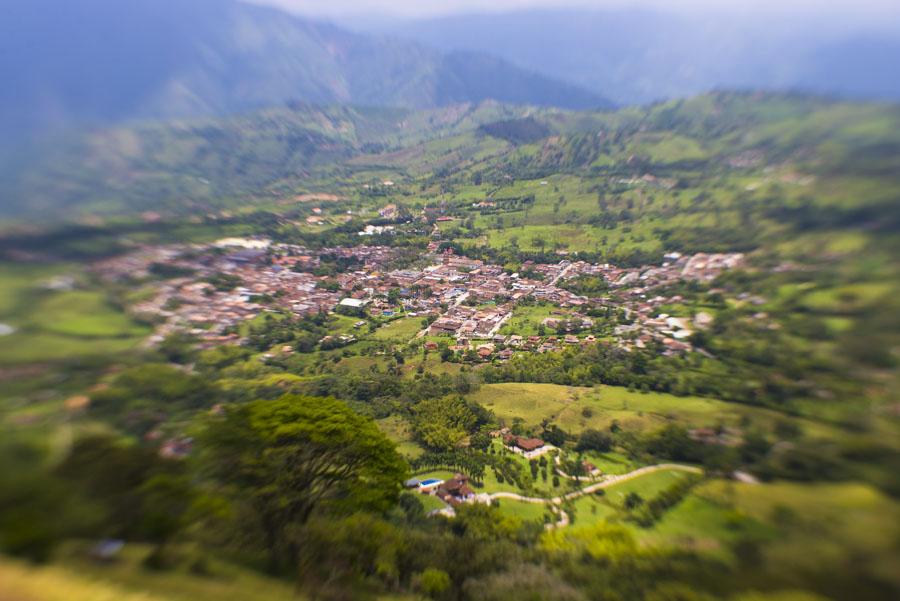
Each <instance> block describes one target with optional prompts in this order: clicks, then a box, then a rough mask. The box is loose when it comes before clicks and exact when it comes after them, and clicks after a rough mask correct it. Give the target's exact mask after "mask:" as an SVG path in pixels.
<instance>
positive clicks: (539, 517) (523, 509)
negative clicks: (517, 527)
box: [494, 499, 550, 523]
mask: <svg viewBox="0 0 900 601" xmlns="http://www.w3.org/2000/svg"><path fill="white" fill-rule="evenodd" d="M494 503H495V504H498V506H499V509H500V511H501V512H502V513H505V514H506V515H510V516H513V517H517V518H519V519H520V520H522V521H525V522H542V523H543V521H544V516H545V515H548V514H549V513H550V510H549V509H548V508H547V506H546V505H542V504H539V503H527V502H525V501H516V500H514V499H498V500H496V501H494Z"/></svg>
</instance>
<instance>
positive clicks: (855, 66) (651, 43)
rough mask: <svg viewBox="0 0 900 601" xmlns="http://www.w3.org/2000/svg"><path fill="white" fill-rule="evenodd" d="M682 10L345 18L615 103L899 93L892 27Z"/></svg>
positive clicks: (898, 55)
mask: <svg viewBox="0 0 900 601" xmlns="http://www.w3.org/2000/svg"><path fill="white" fill-rule="evenodd" d="M762 15H763V13H762V11H760V15H759V16H757V17H755V18H749V19H742V18H738V17H736V16H734V15H729V14H727V13H725V12H721V13H719V12H716V11H712V10H710V11H704V12H702V13H699V12H698V13H697V14H695V15H693V16H687V15H686V14H685V13H682V12H677V11H675V10H674V9H673V10H672V11H671V12H670V11H667V10H662V9H658V10H656V9H636V8H632V9H625V8H609V9H600V8H597V9H527V10H525V9H523V10H520V11H515V12H505V13H499V14H494V13H485V14H461V15H451V16H446V17H437V18H431V19H416V20H409V21H406V22H391V23H381V24H370V23H368V22H365V21H360V22H352V23H350V26H352V27H353V28H354V29H357V30H362V31H367V30H377V31H383V32H389V33H392V34H396V35H400V36H404V37H407V38H409V39H413V40H417V41H420V42H422V43H425V44H428V45H430V46H433V47H435V48H438V49H442V50H445V51H459V50H466V51H470V52H478V51H489V52H490V53H491V54H494V55H496V56H499V57H501V58H504V59H506V60H508V61H510V62H512V63H514V64H516V65H518V66H520V67H523V68H526V69H532V70H535V71H537V72H540V73H552V74H553V75H554V76H555V77H559V78H561V79H564V80H566V81H571V82H573V83H575V84H578V85H581V86H583V87H585V88H587V89H591V90H595V91H597V90H602V92H603V95H604V96H606V97H608V98H611V99H612V100H613V101H614V102H617V103H619V104H645V103H650V102H655V101H659V100H666V99H671V98H684V97H690V96H693V95H695V94H700V93H704V92H707V91H711V90H716V89H763V90H769V91H806V92H812V93H817V94H829V95H836V96H841V97H846V98H854V99H883V100H900V78H898V77H897V76H896V73H895V71H896V69H897V65H900V23H883V24H882V25H880V26H878V27H876V26H872V25H862V24H844V23H834V22H832V21H827V20H825V19H819V18H817V16H816V15H814V14H812V15H808V16H807V18H795V19H781V20H778V19H772V18H765V17H764V16H762Z"/></svg>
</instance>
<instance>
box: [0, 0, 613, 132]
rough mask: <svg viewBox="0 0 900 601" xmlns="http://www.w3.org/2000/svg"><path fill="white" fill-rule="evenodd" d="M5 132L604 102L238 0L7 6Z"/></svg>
mask: <svg viewBox="0 0 900 601" xmlns="http://www.w3.org/2000/svg"><path fill="white" fill-rule="evenodd" d="M4 5H5V6H4V9H5V14H4V19H3V20H2V21H0V73H2V75H3V78H4V86H3V87H2V88H0V115H2V117H0V132H2V133H6V134H10V133H14V132H20V133H21V132H28V131H32V130H34V129H40V128H44V129H46V128H54V127H57V126H60V125H63V126H67V125H72V124H76V125H77V124H85V123H87V124H91V123H95V124H96V123H103V124H105V123H111V122H116V121H119V120H123V119H134V118H148V117H149V118H159V117H184V116H203V115H220V114H226V113H232V112H236V111H245V110H250V109H256V108H260V107H265V106H272V105H276V104H279V103H282V102H284V101H287V100H301V101H304V102H313V103H322V104H334V103H353V104H358V105H370V106H402V107H417V108H421V107H433V106H441V105H446V104H450V103H456V102H471V101H474V102H478V101H481V100H484V99H487V98H493V99H496V100H500V101H504V102H517V103H528V104H536V105H560V106H564V107H572V108H578V107H600V106H608V102H607V101H605V100H604V99H603V98H601V97H600V96H599V95H596V94H593V93H590V92H586V91H585V90H583V89H580V88H578V87H576V86H572V85H568V84H564V83H561V82H559V81H556V80H553V79H550V78H548V77H544V76H540V75H536V74H534V73H531V72H527V71H524V70H522V69H520V68H517V67H514V66H512V65H510V64H509V63H507V62H505V61H502V60H498V59H495V58H491V57H489V56H485V55H481V54H476V55H467V56H465V57H460V56H458V55H452V54H451V55H444V54H442V53H440V52H437V51H434V50H431V49H429V48H426V47H423V46H421V45H420V44H418V43H415V42H408V41H402V40H397V39H391V38H386V37H380V36H371V35H362V34H355V33H350V32H347V31H345V30H342V29H340V28H338V27H335V26H333V25H328V24H323V23H318V22H313V21H308V20H303V19H299V18H296V17H294V16H291V15H288V14H286V13H283V12H280V11H278V10H275V9H270V8H263V7H259V6H251V5H248V4H243V3H240V2H236V1H234V0H129V2H120V1H119V0H79V1H78V2H71V1H70V0H10V1H9V2H6V3H4Z"/></svg>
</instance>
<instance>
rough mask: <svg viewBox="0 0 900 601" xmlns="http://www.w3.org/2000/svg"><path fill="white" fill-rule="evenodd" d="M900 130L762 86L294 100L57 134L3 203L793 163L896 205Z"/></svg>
mask: <svg viewBox="0 0 900 601" xmlns="http://www.w3.org/2000/svg"><path fill="white" fill-rule="evenodd" d="M898 131H900V108H898V107H897V106H896V105H881V104H864V103H846V102H835V101H830V100H825V99H821V98H815V97H805V96H791V95H762V94H750V93H718V94H708V95H704V96H698V97H696V98H693V99H689V100H683V101H672V102H668V103H664V104H659V105H655V106H652V107H649V108H646V109H638V108H629V109H623V110H620V111H615V112H602V111H597V112H568V111H563V110H559V109H540V108H534V107H523V106H512V105H503V104H499V103H496V102H484V103H481V104H477V105H476V104H462V105H454V106H450V107H444V108H438V109H429V110H410V109H360V108H349V107H331V108H323V107H318V106H313V105H309V104H293V105H291V106H289V107H284V108H279V109H270V110H265V111H260V112H253V113H248V114H246V115H243V116H239V117H227V118H216V119H200V120H183V121H177V122H159V123H145V124H141V125H137V126H131V127H117V128H110V129H97V130H94V131H91V132H88V133H86V134H82V135H72V136H68V137H66V138H64V139H55V140H53V141H52V143H50V144H45V145H39V146H37V147H35V148H33V149H32V152H31V153H30V154H27V153H22V154H21V156H20V157H19V159H18V161H17V164H16V165H15V166H11V165H7V169H6V170H5V175H4V177H3V179H4V181H3V183H2V186H0V190H2V195H3V197H2V198H0V207H2V211H3V212H4V213H6V215H7V216H10V215H13V216H15V215H18V216H32V217H35V216H43V217H44V218H47V217H48V216H52V217H53V218H60V217H62V218H65V217H72V216H75V215H78V214H83V213H100V214H107V215H110V214H123V213H129V212H138V211H146V210H156V211H160V210H161V211H166V212H170V213H176V214H177V213H187V212H190V211H196V210H216V209H221V208H225V207H228V206H233V205H234V204H235V203H239V204H241V205H242V206H246V205H248V204H253V203H257V202H261V201H262V200H265V199H268V200H273V199H274V200H276V201H277V200H279V199H284V198H289V197H291V196H292V195H295V194H298V193H304V192H327V193H333V194H340V195H343V196H347V197H350V198H356V197H357V196H359V194H360V193H361V192H362V191H363V189H364V188H363V184H365V183H367V182H368V183H370V182H372V181H381V180H382V179H385V178H387V179H394V180H396V181H397V183H398V188H397V193H398V194H402V195H408V194H410V193H412V191H413V190H414V189H416V188H419V189H421V190H426V189H428V187H429V186H433V185H434V184H435V183H436V182H438V181H440V187H441V190H444V191H450V192H452V191H453V190H461V189H464V188H465V186H468V185H470V184H471V183H473V182H476V183H477V184H478V185H477V186H476V194H480V195H481V196H484V195H487V194H491V193H492V190H495V189H496V186H498V185H507V184H510V183H512V182H515V181H516V180H522V179H529V178H540V177H547V176H549V175H553V174H559V173H568V174H572V175H576V176H578V177H583V178H588V179H595V178H599V180H598V181H602V182H605V184H604V185H606V186H608V185H610V184H611V183H614V182H615V181H620V180H628V179H630V178H642V177H646V176H652V177H653V178H662V179H663V180H664V181H665V182H666V184H665V185H666V186H670V187H671V186H674V187H675V189H676V190H675V191H677V189H679V188H685V187H687V188H690V187H696V186H698V185H706V184H707V183H709V182H710V181H711V180H712V178H714V177H718V178H725V179H724V180H723V181H722V182H720V184H717V185H726V186H728V187H734V186H738V187H741V186H742V185H743V186H746V185H747V184H746V183H744V184H741V181H742V180H741V179H740V178H741V177H746V175H748V174H757V173H759V174H762V173H765V172H766V171H767V170H768V171H772V170H778V171H780V172H784V173H786V175H784V176H783V177H784V178H787V179H790V178H794V179H802V177H803V176H814V177H820V178H822V179H823V180H825V181H827V180H833V179H834V178H840V177H845V178H847V179H848V180H852V182H853V186H854V187H855V188H856V191H853V190H849V189H848V192H847V196H846V197H841V198H840V199H836V200H835V203H834V204H837V205H839V206H841V207H843V208H844V209H846V208H848V207H860V206H870V205H872V206H875V207H882V208H883V207H884V206H888V205H889V204H890V203H891V202H892V199H895V197H896V192H895V191H896V190H897V186H898V183H897V181H896V178H897V175H896V174H897V173H900V135H898V134H897V132H898ZM2 172H3V170H2V169H0V174H2ZM482 183H483V184H484V186H482V185H481V184H482ZM876 183H877V184H878V185H876ZM617 185H621V184H617ZM655 185H658V184H655ZM830 190H831V191H829V192H826V194H828V195H831V194H833V193H834V190H835V188H830ZM860 190H861V192H860ZM433 193H435V192H434V191H429V192H428V193H427V194H426V196H427V195H430V194H433ZM742 193H743V194H744V195H747V194H749V191H748V190H744V191H743V192H742ZM775 196H776V197H777V196H778V194H776V195H775ZM877 210H879V211H880V210H881V209H877ZM576 217H577V220H578V221H581V220H587V219H590V218H592V217H594V216H593V215H591V214H580V215H577V216H576Z"/></svg>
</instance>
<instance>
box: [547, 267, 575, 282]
mask: <svg viewBox="0 0 900 601" xmlns="http://www.w3.org/2000/svg"><path fill="white" fill-rule="evenodd" d="M572 267H574V264H569V265H566V266H565V267H564V268H563V270H562V271H560V272H559V275H557V276H556V277H555V278H553V280H552V281H551V282H550V285H551V286H556V282H558V281H559V280H561V279H562V277H563V276H564V275H566V274H567V273H569V270H570V269H572Z"/></svg>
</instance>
